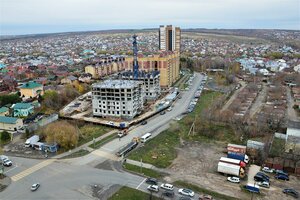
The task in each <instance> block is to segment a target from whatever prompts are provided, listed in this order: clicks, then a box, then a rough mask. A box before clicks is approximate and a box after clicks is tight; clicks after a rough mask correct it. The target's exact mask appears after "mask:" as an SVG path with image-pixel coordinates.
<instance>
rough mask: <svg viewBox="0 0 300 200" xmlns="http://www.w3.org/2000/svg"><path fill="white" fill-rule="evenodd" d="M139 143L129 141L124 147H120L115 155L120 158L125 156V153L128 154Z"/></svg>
mask: <svg viewBox="0 0 300 200" xmlns="http://www.w3.org/2000/svg"><path fill="white" fill-rule="evenodd" d="M138 144H139V143H138V142H137V141H134V140H133V141H131V142H130V143H128V144H127V145H126V146H124V147H122V148H121V149H120V150H119V151H118V152H117V153H116V155H117V156H119V157H121V156H125V155H126V154H127V153H129V152H130V151H131V150H132V149H134V148H135V147H137V145H138Z"/></svg>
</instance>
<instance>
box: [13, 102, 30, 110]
mask: <svg viewBox="0 0 300 200" xmlns="http://www.w3.org/2000/svg"><path fill="white" fill-rule="evenodd" d="M31 107H33V105H32V104H31V103H16V104H15V105H14V106H13V108H14V109H28V108H31Z"/></svg>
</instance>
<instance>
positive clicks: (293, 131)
mask: <svg viewBox="0 0 300 200" xmlns="http://www.w3.org/2000/svg"><path fill="white" fill-rule="evenodd" d="M286 135H287V137H290V136H294V137H300V129H298V128H287V129H286Z"/></svg>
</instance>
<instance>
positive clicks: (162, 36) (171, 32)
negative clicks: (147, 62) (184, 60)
mask: <svg viewBox="0 0 300 200" xmlns="http://www.w3.org/2000/svg"><path fill="white" fill-rule="evenodd" d="M158 37H159V50H162V51H178V52H180V41H181V30H180V28H179V27H173V26H172V25H167V26H164V25H161V26H159V32H158Z"/></svg>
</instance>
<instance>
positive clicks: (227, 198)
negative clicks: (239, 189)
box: [174, 181, 238, 200]
mask: <svg viewBox="0 0 300 200" xmlns="http://www.w3.org/2000/svg"><path fill="white" fill-rule="evenodd" d="M174 185H176V186H179V187H183V188H189V189H191V190H193V191H194V192H198V193H200V194H209V195H211V196H213V198H214V199H215V198H217V199H223V200H238V198H234V197H231V196H227V195H224V194H221V193H218V192H215V191H212V190H208V189H205V188H200V187H198V186H196V185H193V184H190V183H186V182H184V181H175V182H174Z"/></svg>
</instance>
